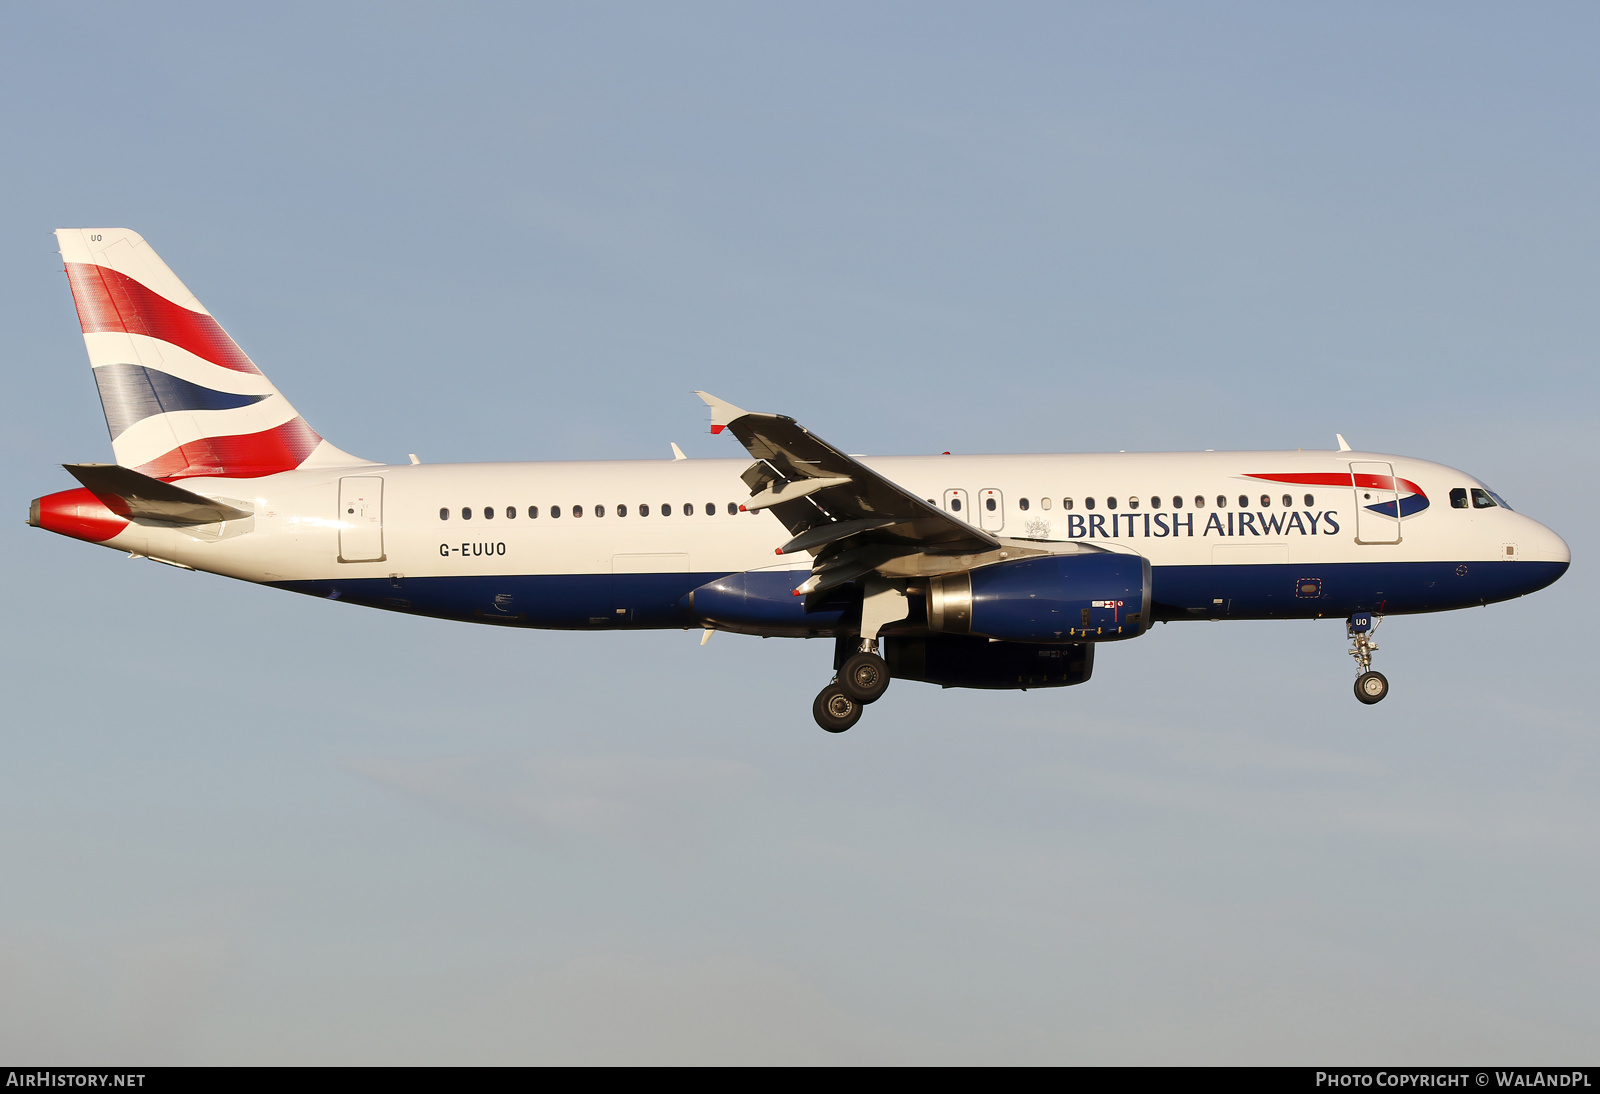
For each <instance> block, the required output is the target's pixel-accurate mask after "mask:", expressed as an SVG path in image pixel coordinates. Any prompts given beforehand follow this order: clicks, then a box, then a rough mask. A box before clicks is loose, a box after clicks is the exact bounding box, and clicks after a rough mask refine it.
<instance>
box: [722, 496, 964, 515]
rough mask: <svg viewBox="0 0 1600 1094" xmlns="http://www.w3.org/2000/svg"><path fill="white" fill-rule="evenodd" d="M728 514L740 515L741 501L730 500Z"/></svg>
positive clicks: (930, 499) (930, 500)
mask: <svg viewBox="0 0 1600 1094" xmlns="http://www.w3.org/2000/svg"><path fill="white" fill-rule="evenodd" d="M928 504H929V505H932V504H933V499H932V498H929V499H928ZM728 515H729V516H730V517H736V516H738V515H739V503H738V502H736V501H730V502H729V503H728Z"/></svg>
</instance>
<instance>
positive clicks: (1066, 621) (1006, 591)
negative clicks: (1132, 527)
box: [928, 552, 1150, 642]
mask: <svg viewBox="0 0 1600 1094" xmlns="http://www.w3.org/2000/svg"><path fill="white" fill-rule="evenodd" d="M1149 626H1150V560H1149V559H1146V558H1144V557H1142V556H1140V555H1123V554H1113V553H1111V552H1095V553H1093V554H1082V555H1048V556H1045V557H1043V558H1024V559H1018V560H1017V561H1016V562H1001V563H998V564H996V565H994V566H984V567H980V568H979V569H976V570H968V571H966V572H965V573H959V574H946V575H944V576H943V577H936V578H934V579H933V580H932V581H930V582H929V583H928V629H929V630H932V631H935V632H938V633H942V634H972V635H982V636H983V637H985V638H996V639H999V640H1001V641H1003V642H1111V641H1116V640H1117V639H1122V638H1137V637H1138V636H1139V635H1141V634H1143V633H1144V632H1145V630H1146V628H1148V627H1149Z"/></svg>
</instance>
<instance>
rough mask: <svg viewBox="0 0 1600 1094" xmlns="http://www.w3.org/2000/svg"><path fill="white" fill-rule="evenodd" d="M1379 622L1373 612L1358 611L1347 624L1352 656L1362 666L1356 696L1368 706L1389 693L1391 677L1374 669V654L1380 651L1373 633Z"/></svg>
mask: <svg viewBox="0 0 1600 1094" xmlns="http://www.w3.org/2000/svg"><path fill="white" fill-rule="evenodd" d="M1379 622H1380V619H1379V618H1375V617H1374V616H1373V615H1372V613H1371V612H1357V613H1356V614H1354V615H1352V616H1351V617H1350V619H1349V621H1348V622H1347V623H1346V624H1345V633H1346V634H1348V635H1349V636H1350V656H1351V657H1354V658H1355V659H1356V664H1358V665H1360V666H1361V675H1360V676H1357V677H1356V698H1357V699H1359V700H1360V701H1361V702H1363V703H1365V704H1367V705H1368V706H1371V705H1372V704H1373V703H1381V702H1383V700H1384V697H1385V696H1387V695H1388V694H1389V678H1388V677H1387V676H1385V675H1384V674H1383V673H1381V672H1373V671H1372V655H1373V654H1374V653H1377V652H1378V647H1377V646H1376V645H1374V644H1373V642H1372V633H1373V632H1374V631H1375V630H1377V629H1378V623H1379Z"/></svg>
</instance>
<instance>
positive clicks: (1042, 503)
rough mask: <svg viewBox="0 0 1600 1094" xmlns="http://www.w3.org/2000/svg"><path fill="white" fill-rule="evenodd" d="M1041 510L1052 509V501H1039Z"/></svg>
mask: <svg viewBox="0 0 1600 1094" xmlns="http://www.w3.org/2000/svg"><path fill="white" fill-rule="evenodd" d="M1039 508H1040V509H1048V508H1050V499H1049V498H1040V499H1039Z"/></svg>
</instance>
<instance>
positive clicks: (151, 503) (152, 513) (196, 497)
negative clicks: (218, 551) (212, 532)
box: [61, 463, 251, 524]
mask: <svg viewBox="0 0 1600 1094" xmlns="http://www.w3.org/2000/svg"><path fill="white" fill-rule="evenodd" d="M61 466H62V467H64V468H66V469H67V471H68V472H69V473H70V474H71V475H72V477H73V478H75V479H77V480H78V481H79V482H81V483H83V485H84V487H85V488H86V489H87V490H88V491H89V493H91V494H93V495H94V496H95V497H97V498H99V499H100V501H101V503H102V504H104V505H105V507H106V508H107V509H109V510H111V511H112V512H113V513H115V514H117V516H119V517H127V518H128V519H130V520H131V519H134V518H143V519H145V520H164V521H166V522H167V523H169V524H215V523H217V522H218V521H223V520H238V519H239V518H240V517H248V516H250V515H251V514H250V512H249V511H248V510H245V509H236V508H234V507H233V506H231V505H228V504H226V503H224V502H220V501H215V500H213V499H212V498H207V497H203V496H201V495H200V494H196V493H193V492H192V491H189V490H185V489H183V487H181V486H173V485H172V484H171V483H170V482H162V481H161V480H160V479H152V478H151V477H150V476H149V475H141V474H139V472H137V471H135V470H133V468H131V467H123V466H122V465H121V464H115V463H64V464H62V465H61Z"/></svg>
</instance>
